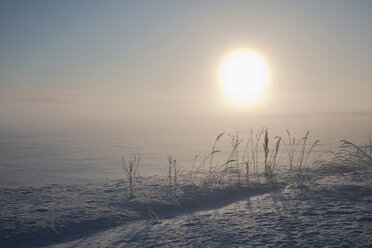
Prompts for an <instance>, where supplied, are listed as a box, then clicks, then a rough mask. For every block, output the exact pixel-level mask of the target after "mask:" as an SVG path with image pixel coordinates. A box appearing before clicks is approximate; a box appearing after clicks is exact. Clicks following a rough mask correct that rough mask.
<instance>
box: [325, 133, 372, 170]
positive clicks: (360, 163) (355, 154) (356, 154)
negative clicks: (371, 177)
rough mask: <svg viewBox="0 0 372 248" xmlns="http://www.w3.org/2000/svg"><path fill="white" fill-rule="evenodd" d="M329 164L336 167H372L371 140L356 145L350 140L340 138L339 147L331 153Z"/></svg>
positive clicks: (353, 168)
mask: <svg viewBox="0 0 372 248" xmlns="http://www.w3.org/2000/svg"><path fill="white" fill-rule="evenodd" d="M333 154H334V157H333V158H332V160H331V163H330V164H331V166H333V167H336V168H338V169H349V170H350V169H351V170H355V169H362V168H371V167H372V142H371V138H370V139H369V143H368V144H366V145H364V146H358V145H356V144H354V143H352V142H350V141H347V140H341V141H340V146H339V149H338V151H337V152H336V153H333Z"/></svg>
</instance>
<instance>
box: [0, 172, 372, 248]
mask: <svg viewBox="0 0 372 248" xmlns="http://www.w3.org/2000/svg"><path fill="white" fill-rule="evenodd" d="M311 173H312V180H311V181H309V183H308V185H307V186H303V187H293V186H291V184H288V183H287V182H284V181H280V179H279V178H280V177H277V178H276V179H270V180H265V178H264V177H262V178H261V179H262V180H261V181H260V182H257V181H252V182H250V183H249V184H246V183H240V184H239V183H237V182H235V183H232V184H226V185H224V186H222V187H221V188H214V189H213V191H212V190H210V189H209V190H205V191H204V192H201V193H192V192H191V189H190V187H188V186H187V185H180V190H179V192H178V194H177V195H176V197H177V200H178V202H179V207H177V206H176V204H174V201H173V200H172V199H171V197H169V194H168V193H169V192H168V189H167V186H166V185H165V181H164V180H163V179H162V177H157V176H154V177H150V178H141V180H140V182H139V184H138V187H137V189H136V192H137V196H136V198H134V199H132V200H129V199H128V197H127V196H126V193H125V192H126V191H125V189H126V188H127V185H126V184H125V183H124V182H123V180H115V181H111V182H107V183H102V184H79V185H57V184H56V185H49V186H44V187H18V188H9V189H8V188H4V190H3V191H2V193H1V199H2V201H1V217H0V218H1V220H2V221H1V222H0V237H1V240H0V244H1V247H35V246H43V245H50V246H52V247H77V246H81V247H154V246H160V247H167V246H168V247H176V246H187V247H191V246H193V247H242V246H251V247H288V246H297V247H325V246H328V247H370V246H371V245H372V184H371V183H372V173H371V171H361V172H349V173H344V174H342V173H338V172H335V171H327V172H326V173H325V172H322V173H320V172H319V171H317V170H314V171H312V172H311ZM283 178H285V177H283ZM149 206H150V207H151V208H152V210H153V211H154V212H155V213H156V215H157V216H158V218H159V223H158V224H155V225H153V224H152V221H151V218H150V216H149V212H148V207H149ZM52 216H53V217H54V220H55V222H54V227H55V230H53V229H52V228H51V226H50V225H51V221H52ZM57 232H58V233H57Z"/></svg>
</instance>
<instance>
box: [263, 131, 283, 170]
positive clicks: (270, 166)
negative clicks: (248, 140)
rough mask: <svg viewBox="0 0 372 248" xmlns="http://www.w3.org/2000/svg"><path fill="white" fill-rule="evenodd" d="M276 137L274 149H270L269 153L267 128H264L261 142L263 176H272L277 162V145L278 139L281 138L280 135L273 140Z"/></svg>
mask: <svg viewBox="0 0 372 248" xmlns="http://www.w3.org/2000/svg"><path fill="white" fill-rule="evenodd" d="M275 139H276V142H275V143H274V149H273V150H272V151H271V156H270V157H269V154H270V148H269V130H268V129H267V128H266V130H265V137H264V142H263V149H264V159H265V160H264V166H265V167H264V169H265V171H264V174H265V176H272V175H273V174H274V169H275V166H276V163H277V157H278V152H279V146H280V141H281V140H282V138H281V137H278V136H276V137H275V138H274V140H275Z"/></svg>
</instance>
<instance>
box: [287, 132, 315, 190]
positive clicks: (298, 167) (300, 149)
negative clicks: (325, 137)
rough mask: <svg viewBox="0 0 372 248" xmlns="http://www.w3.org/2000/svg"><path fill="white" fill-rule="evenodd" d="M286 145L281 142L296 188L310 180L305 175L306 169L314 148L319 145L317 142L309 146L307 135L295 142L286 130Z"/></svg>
mask: <svg viewBox="0 0 372 248" xmlns="http://www.w3.org/2000/svg"><path fill="white" fill-rule="evenodd" d="M286 133H287V138H288V143H287V142H285V141H284V142H283V144H284V146H285V149H286V152H287V155H288V162H289V170H290V174H291V177H292V180H293V183H294V184H295V185H296V186H303V185H305V184H306V183H307V181H308V180H309V179H310V178H309V177H308V175H307V173H306V170H305V169H306V168H307V167H308V166H309V165H310V164H311V162H309V157H310V154H311V152H312V151H313V149H314V147H315V146H316V145H318V144H319V142H320V141H319V140H316V141H314V142H313V143H312V144H311V145H310V146H309V145H308V144H307V142H308V138H309V133H310V131H307V133H306V135H305V136H304V137H302V138H300V139H298V141H297V142H296V138H295V137H292V136H291V133H290V132H289V131H288V130H286Z"/></svg>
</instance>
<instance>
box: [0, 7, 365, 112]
mask: <svg viewBox="0 0 372 248" xmlns="http://www.w3.org/2000/svg"><path fill="white" fill-rule="evenodd" d="M371 27H372V1H370V0H365V1H324V0H322V1H277V0H275V1H230V0H229V1H216V0H214V1H206V0H204V1H175V0H169V1H92V0H89V1H75V0H74V1H53V0H52V1H49V0H48V1H47V0H45V1H37V0H32V1H29V0H27V1H17V0H11V1H5V0H3V1H1V2H0V34H1V35H0V54H1V56H0V92H1V93H2V94H1V95H2V98H5V99H8V100H9V99H11V98H10V97H13V98H15V99H23V98H27V97H32V98H33V99H34V98H35V97H36V98H38V97H41V98H42V99H43V98H44V97H50V98H51V99H54V98H57V99H63V100H66V99H67V100H66V101H68V100H70V101H77V102H78V101H79V99H80V101H84V100H82V99H90V100H86V101H93V102H95V103H97V104H116V105H119V106H120V107H122V108H123V109H126V111H127V112H136V111H138V112H141V111H147V113H149V112H152V110H154V111H155V109H156V110H157V111H160V112H161V111H163V110H165V111H170V112H172V111H173V112H183V111H184V112H190V113H192V112H198V111H199V112H203V111H204V112H208V111H220V110H221V111H225V112H226V111H236V110H233V109H232V108H229V107H226V106H223V103H222V102H221V101H220V97H219V94H220V93H219V86H218V78H217V74H218V71H217V69H218V65H219V63H220V61H221V59H222V58H223V57H224V56H225V55H226V54H227V53H229V52H231V51H233V50H234V49H237V48H249V49H252V50H255V51H257V52H259V53H260V54H261V55H262V56H264V57H265V59H266V60H267V62H268V64H269V67H270V71H271V80H270V87H269V89H268V92H267V93H266V94H267V97H266V98H267V100H266V102H265V103H262V106H258V107H256V108H255V109H247V110H239V111H243V112H244V111H246V112H249V111H253V112H260V111H261V112H262V113H266V112H267V113H282V112H283V113H287V112H327V111H330V112H331V111H371V110H372V97H370V95H371V92H372V28H371ZM8 100H4V99H3V100H2V104H5V103H6V102H8ZM13 100H14V99H13ZM23 100H24V99H23ZM9 101H10V100H9ZM14 101H16V100H14ZM87 108H89V107H87ZM4 111H5V110H4V109H3V112H2V113H4Z"/></svg>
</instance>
